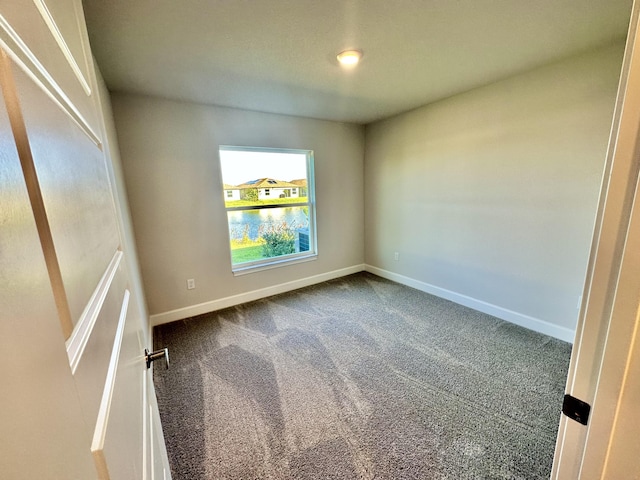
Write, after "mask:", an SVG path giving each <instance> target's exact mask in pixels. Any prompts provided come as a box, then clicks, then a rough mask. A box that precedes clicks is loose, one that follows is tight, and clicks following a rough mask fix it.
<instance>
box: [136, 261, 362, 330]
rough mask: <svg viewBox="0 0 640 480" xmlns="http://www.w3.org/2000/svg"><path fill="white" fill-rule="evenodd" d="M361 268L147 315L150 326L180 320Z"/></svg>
mask: <svg viewBox="0 0 640 480" xmlns="http://www.w3.org/2000/svg"><path fill="white" fill-rule="evenodd" d="M363 270H364V264H360V265H353V266H352V267H347V268H341V269H339V270H333V271H331V272H326V273H321V274H319V275H313V276H311V277H306V278H301V279H300V280H293V281H291V282H285V283H280V284H278V285H272V286H270V287H266V288H261V289H258V290H252V291H250V292H246V293H240V294H238V295H232V296H230V297H225V298H219V299H217V300H211V301H210V302H205V303H200V304H198V305H192V306H190V307H184V308H178V309H176V310H170V311H168V312H164V313H158V314H155V315H151V317H149V323H150V324H151V326H152V327H155V326H156V325H162V324H164V323H169V322H173V321H175V320H182V319H184V318H189V317H194V316H196V315H201V314H203V313H208V312H214V311H216V310H222V309H223V308H227V307H233V306H234V305H240V304H241V303H246V302H251V301H253V300H258V299H261V298H266V297H270V296H271V295H277V294H279V293H285V292H290V291H291V290H296V289H298V288H302V287H308V286H309V285H315V284H316V283H321V282H326V281H327V280H333V279H334V278H340V277H344V276H345V275H351V274H352V273H358V272H361V271H363Z"/></svg>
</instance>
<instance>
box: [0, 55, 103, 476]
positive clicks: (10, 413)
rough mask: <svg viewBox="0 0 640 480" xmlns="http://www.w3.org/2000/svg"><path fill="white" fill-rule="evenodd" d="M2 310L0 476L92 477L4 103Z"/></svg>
mask: <svg viewBox="0 0 640 480" xmlns="http://www.w3.org/2000/svg"><path fill="white" fill-rule="evenodd" d="M2 68H4V67H3V64H2V63H0V69H2ZM5 73H6V72H5ZM1 88H2V89H3V93H4V90H5V85H4V84H2V85H1ZM0 305H2V308H1V309H0V352H2V367H1V368H0V379H1V382H2V388H1V389H0V405H1V406H2V408H0V432H2V434H0V451H1V452H2V454H1V455H0V472H1V473H0V476H2V478H6V479H22V478H40V479H60V478H68V479H87V478H92V477H93V476H94V475H95V474H94V469H93V466H92V463H91V456H90V455H89V452H88V450H87V448H86V445H87V442H88V441H89V438H90V437H89V432H88V431H87V429H86V426H85V424H84V422H83V419H82V417H81V416H80V415H78V414H77V413H78V411H79V409H80V403H79V400H78V397H77V395H76V394H75V387H74V383H73V378H72V376H71V371H70V369H69V364H68V361H67V355H66V351H65V348H64V341H63V337H62V332H61V330H60V323H59V320H58V316H57V310H56V306H55V301H54V298H53V293H52V290H51V284H50V280H49V276H48V274H47V267H46V264H45V260H44V254H43V250H42V246H41V244H40V240H39V236H38V231H37V228H36V223H35V219H34V216H33V212H32V208H31V204H30V201H29V197H28V194H27V188H26V184H25V180H24V176H23V173H22V169H21V166H20V160H19V157H18V154H17V150H16V146H15V144H14V138H13V136H12V134H11V128H10V125H9V120H8V114H7V109H6V107H5V103H4V101H3V100H2V98H0Z"/></svg>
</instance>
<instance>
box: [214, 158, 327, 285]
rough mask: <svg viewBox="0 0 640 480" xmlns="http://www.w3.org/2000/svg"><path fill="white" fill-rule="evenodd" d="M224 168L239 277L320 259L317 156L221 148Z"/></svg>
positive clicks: (234, 261)
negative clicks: (231, 194)
mask: <svg viewBox="0 0 640 480" xmlns="http://www.w3.org/2000/svg"><path fill="white" fill-rule="evenodd" d="M220 168H221V172H222V182H223V185H224V186H233V187H234V189H236V190H237V192H239V193H236V194H235V197H232V198H229V195H227V198H225V209H226V213H227V223H228V228H229V246H230V249H231V269H232V270H233V272H234V274H236V275H238V274H243V273H249V272H251V271H256V270H262V269H265V268H273V267H276V266H281V265H285V264H288V263H297V262H301V261H307V260H313V259H315V258H316V255H317V253H316V232H315V198H314V190H313V152H312V151H311V150H285V149H267V148H251V147H229V146H221V147H220ZM302 185H304V187H305V195H302V192H303V191H302ZM292 192H293V193H294V194H295V193H296V192H299V194H298V195H297V196H292V195H291V193H292Z"/></svg>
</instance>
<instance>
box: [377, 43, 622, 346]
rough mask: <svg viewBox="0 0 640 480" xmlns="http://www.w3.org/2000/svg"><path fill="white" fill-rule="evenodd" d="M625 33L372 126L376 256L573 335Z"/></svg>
mask: <svg viewBox="0 0 640 480" xmlns="http://www.w3.org/2000/svg"><path fill="white" fill-rule="evenodd" d="M623 47H624V45H623V44H622V43H620V44H617V45H614V46H611V47H609V48H605V49H601V50H598V51H596V52H592V53H590V54H585V55H582V56H579V57H575V58H572V59H569V60H566V61H564V62H561V63H557V64H553V65H549V66H546V67H543V68H540V69H537V70H535V71H532V72H529V73H526V74H523V75H519V76H516V77H512V78H509V79H505V80H503V81H500V82H498V83H495V84H492V85H489V86H486V87H483V88H479V89H476V90H473V91H470V92H468V93H465V94H462V95H457V96H455V97H452V98H449V99H446V100H443V101H440V102H438V103H435V104H432V105H429V106H425V107H423V108H420V109H417V110H414V111H412V112H409V113H406V114H403V115H399V116H397V117H394V118H391V119H388V120H385V121H381V122H378V123H375V124H372V125H369V126H367V128H366V146H365V158H366V161H365V239H366V240H365V261H366V263H367V265H369V266H371V268H370V269H371V270H372V271H374V272H375V273H379V274H383V275H386V276H388V277H390V278H394V279H396V280H400V281H404V282H405V283H409V284H412V285H414V286H416V287H418V288H422V289H424V290H427V291H432V292H435V293H437V294H439V295H442V296H445V297H448V298H451V299H454V300H456V301H459V302H460V303H464V304H467V305H470V306H473V307H475V308H477V309H479V310H483V311H486V312H489V313H492V314H494V315H496V316H500V317H502V318H505V319H508V320H511V321H514V322H516V323H520V324H523V325H526V326H528V327H530V328H533V329H536V330H539V331H543V332H545V333H548V334H551V335H554V336H557V337H559V338H563V339H565V340H572V338H573V331H574V329H575V323H576V320H577V314H578V310H577V307H578V299H579V297H580V295H581V293H582V288H583V284H584V275H585V271H586V265H587V259H588V254H589V247H590V241H591V236H592V229H593V223H594V219H595V212H596V205H597V199H598V194H599V190H600V183H601V176H602V169H603V165H604V159H605V152H606V146H607V141H608V136H609V130H610V125H611V119H612V113H613V107H614V102H615V94H616V88H617V82H618V77H619V72H620V66H621V61H622V53H623ZM394 252H399V254H400V256H399V261H395V260H394Z"/></svg>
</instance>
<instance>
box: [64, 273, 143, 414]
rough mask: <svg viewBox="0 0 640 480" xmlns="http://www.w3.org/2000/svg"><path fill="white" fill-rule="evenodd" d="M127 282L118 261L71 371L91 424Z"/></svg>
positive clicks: (107, 365)
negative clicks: (80, 353)
mask: <svg viewBox="0 0 640 480" xmlns="http://www.w3.org/2000/svg"><path fill="white" fill-rule="evenodd" d="M126 284H127V277H126V272H125V271H124V270H123V266H122V262H120V263H119V265H118V269H117V271H116V273H115V275H114V276H113V280H112V281H111V282H110V284H109V285H108V286H107V288H108V291H107V293H106V296H105V299H104V302H103V303H102V304H101V308H100V311H99V312H98V314H97V318H96V320H95V323H94V325H93V328H92V329H91V331H90V332H88V335H87V336H88V338H87V340H86V346H85V347H84V349H83V351H82V355H81V356H80V359H79V361H78V366H77V368H76V370H75V373H74V378H75V379H76V385H77V388H78V395H79V396H80V400H81V402H82V405H83V412H84V415H85V417H86V420H87V424H88V425H94V424H95V422H96V419H97V417H98V410H99V408H100V402H101V401H102V396H103V391H104V388H105V381H106V379H107V370H108V367H109V362H110V360H111V354H112V351H113V342H114V338H115V337H116V331H117V328H118V319H119V317H120V312H121V310H122V298H123V294H124V291H125V286H126ZM141 351H142V350H140V351H138V354H140V352H141Z"/></svg>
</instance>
